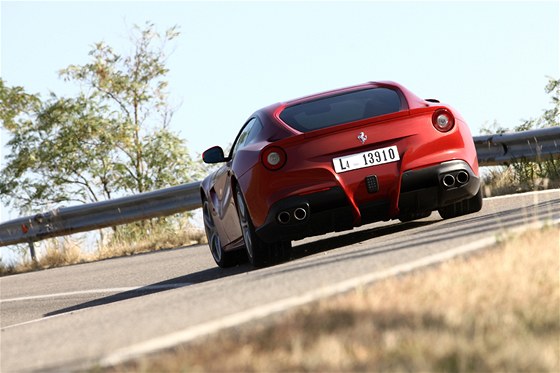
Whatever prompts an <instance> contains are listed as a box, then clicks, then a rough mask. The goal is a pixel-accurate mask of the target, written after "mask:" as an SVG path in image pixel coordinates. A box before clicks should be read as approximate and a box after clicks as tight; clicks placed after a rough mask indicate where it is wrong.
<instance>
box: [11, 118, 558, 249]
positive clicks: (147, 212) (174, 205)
mask: <svg viewBox="0 0 560 373" xmlns="http://www.w3.org/2000/svg"><path fill="white" fill-rule="evenodd" d="M473 140H474V143H475V146H476V151H477V154H478V161H479V164H480V165H481V166H493V165H498V164H507V163H511V162H513V161H536V162H539V161H544V160H546V159H560V127H553V128H546V129H541V130H532V131H525V132H518V133H511V134H500V135H490V136H476V137H474V138H473ZM199 186H200V182H194V183H189V184H182V185H179V186H175V187H171V188H165V189H160V190H156V191H153V192H148V193H142V194H138V195H134V196H129V197H123V198H118V199H112V200H108V201H102V202H97V203H91V204H85V205H80V206H73V207H62V208H59V209H55V210H53V211H50V212H46V213H43V214H38V215H34V216H27V217H23V218H19V219H14V220H10V221H7V222H5V223H2V224H0V246H6V245H13V244H17V243H29V246H30V250H31V256H32V258H35V252H34V247H33V243H34V242H36V241H40V240H42V239H45V238H50V237H57V236H63V235H67V234H72V233H79V232H85V231H90V230H94V229H100V228H106V227H112V226H116V225H120V224H125V223H130V222H133V221H138V220H143V219H149V218H154V217H158V216H166V215H171V214H174V213H178V212H184V211H190V210H194V209H197V208H199V207H200V206H201V200H200V194H199Z"/></svg>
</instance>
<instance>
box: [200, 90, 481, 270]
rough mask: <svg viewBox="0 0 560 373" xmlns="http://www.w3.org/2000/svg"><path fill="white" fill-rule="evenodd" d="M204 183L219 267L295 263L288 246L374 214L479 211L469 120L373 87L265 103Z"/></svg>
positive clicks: (211, 153)
mask: <svg viewBox="0 0 560 373" xmlns="http://www.w3.org/2000/svg"><path fill="white" fill-rule="evenodd" d="M203 159H204V161H205V162H206V163H212V164H213V163H223V165H222V166H221V167H220V168H219V169H217V170H216V171H215V172H213V173H211V174H210V175H209V176H207V177H206V178H205V179H204V180H203V182H202V184H201V191H200V192H201V197H202V204H203V216H204V225H205V228H206V234H207V237H208V244H209V246H210V251H211V253H212V255H213V257H214V260H215V261H216V263H217V264H218V265H219V266H220V267H228V266H232V265H236V264H237V263H239V262H240V261H243V260H247V258H248V260H249V262H250V263H251V264H253V265H255V266H265V265H270V264H274V263H278V262H281V261H285V260H288V259H290V253H291V241H292V240H298V239H302V238H304V237H308V236H313V235H320V234H324V233H327V232H332V231H341V230H347V229H352V228H353V227H357V226H360V225H362V224H367V223H371V222H375V221H380V220H385V221H386V220H390V219H400V220H401V221H410V220H414V219H419V218H423V217H427V216H429V215H430V214H431V212H432V211H435V210H437V211H438V212H439V214H440V215H441V217H442V218H444V219H447V218H453V217H456V216H459V215H464V214H469V213H473V212H476V211H479V210H480V209H481V208H482V195H481V192H480V179H479V174H478V160H477V158H476V150H475V147H474V143H473V139H472V136H471V133H470V131H469V128H468V127H467V124H466V123H465V121H464V120H463V118H461V116H460V115H459V113H457V112H456V111H455V110H453V109H451V108H450V107H449V106H447V105H443V104H441V103H439V101H437V100H433V99H429V100H424V99H421V98H419V97H417V96H416V95H414V94H413V93H412V92H410V91H409V90H407V89H406V88H405V87H403V86H401V85H399V84H397V83H394V82H370V83H366V84H362V85H357V86H352V87H348V88H343V89H338V90H334V91H329V92H325V93H319V94H316V95H312V96H308V97H304V98H300V99H297V100H293V101H288V102H283V103H278V104H274V105H271V106H268V107H266V108H264V109H261V110H258V111H257V112H255V113H254V114H253V115H251V117H250V118H249V120H247V122H246V123H245V124H244V125H243V127H242V128H241V131H240V132H239V134H238V135H237V138H236V139H235V142H234V143H233V146H232V148H231V151H230V152H229V154H228V155H227V156H226V155H224V151H223V149H222V148H221V147H219V146H215V147H212V148H210V149H208V150H207V151H205V152H204V154H203Z"/></svg>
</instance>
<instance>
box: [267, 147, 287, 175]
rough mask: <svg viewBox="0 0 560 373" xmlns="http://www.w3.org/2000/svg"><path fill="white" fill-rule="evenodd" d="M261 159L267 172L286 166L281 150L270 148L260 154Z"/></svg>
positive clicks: (284, 154) (283, 153) (284, 153)
mask: <svg viewBox="0 0 560 373" xmlns="http://www.w3.org/2000/svg"><path fill="white" fill-rule="evenodd" d="M261 159H262V163H263V164H264V166H265V167H266V168H268V169H269V170H272V171H274V170H278V169H280V168H282V167H283V166H284V165H285V164H286V152H285V151H284V150H283V149H282V148H279V147H277V146H271V147H270V148H266V149H265V150H264V151H263V152H262V155H261Z"/></svg>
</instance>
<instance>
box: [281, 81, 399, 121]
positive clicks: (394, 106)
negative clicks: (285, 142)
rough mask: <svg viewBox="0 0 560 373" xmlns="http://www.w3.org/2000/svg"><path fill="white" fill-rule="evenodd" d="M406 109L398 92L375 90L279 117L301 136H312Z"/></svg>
mask: <svg viewBox="0 0 560 373" xmlns="http://www.w3.org/2000/svg"><path fill="white" fill-rule="evenodd" d="M403 107H404V106H403V103H402V100H401V96H400V94H399V92H397V91H396V90H394V89H389V88H372V89H365V90H361V91H354V92H350V93H343V94H341V95H337V96H331V97H326V98H321V99H318V100H314V101H310V102H304V103H301V104H297V105H294V106H289V107H287V108H285V109H284V110H283V111H282V113H280V119H282V120H283V121H284V122H285V123H286V124H288V125H289V126H291V127H292V128H295V129H296V130H298V131H300V132H309V131H313V130H317V129H321V128H325V127H330V126H335V125H337V124H342V123H348V122H354V121H356V120H360V119H366V118H372V117H376V116H380V115H384V114H389V113H395V112H397V111H400V110H402V109H403Z"/></svg>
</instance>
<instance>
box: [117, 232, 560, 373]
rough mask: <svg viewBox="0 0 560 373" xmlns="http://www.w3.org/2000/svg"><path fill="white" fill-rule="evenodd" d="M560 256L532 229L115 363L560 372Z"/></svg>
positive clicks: (557, 246) (551, 236) (227, 368)
mask: <svg viewBox="0 0 560 373" xmlns="http://www.w3.org/2000/svg"><path fill="white" fill-rule="evenodd" d="M559 256H560V230H559V229H558V227H555V228H549V229H546V230H543V231H539V232H532V233H529V234H524V235H522V236H520V237H513V238H511V239H509V240H508V241H507V242H506V243H505V244H502V245H500V246H499V247H497V248H495V249H493V250H487V251H484V252H482V253H479V254H476V255H473V256H471V257H469V258H462V259H456V260H453V261H450V262H447V263H443V264H442V265H440V266H438V267H434V268H431V269H426V270H424V271H419V272H416V273H414V274H411V275H407V276H403V277H401V278H393V279H388V280H385V281H382V282H379V283H376V284H374V285H372V286H371V287H368V288H367V289H357V290H356V291H355V292H353V293H350V294H346V295H341V296H339V297H336V298H334V299H328V300H325V301H322V302H318V303H315V304H311V305H308V306H306V307H303V308H301V309H299V310H296V311H293V312H291V313H288V314H287V315H283V316H281V317H277V318H275V320H272V321H271V320H268V321H261V322H257V323H255V324H253V325H252V327H249V326H245V327H239V328H236V329H233V330H229V331H227V332H222V333H220V334H219V335H215V336H209V337H207V338H206V340H204V341H200V342H198V343H192V344H189V345H184V346H180V347H177V348H176V349H175V350H174V351H168V352H165V353H162V354H158V355H156V356H152V357H149V358H144V359H141V360H139V361H136V362H133V363H130V364H127V365H122V366H119V367H115V368H112V369H110V371H112V372H130V371H133V372H137V371H140V372H196V371H216V372H239V371H243V372H251V371H258V372H265V371H266V372H271V371H298V372H299V371H311V372H319V371H320V372H333V371H335V372H339V371H344V372H348V371H391V372H395V371H396V372H398V371H414V372H417V371H418V372H419V371H424V372H427V371H429V372H437V371H441V372H482V371H496V372H498V371H499V372H518V371H524V372H559V371H560V279H559V273H560V263H559V260H560V258H559Z"/></svg>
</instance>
